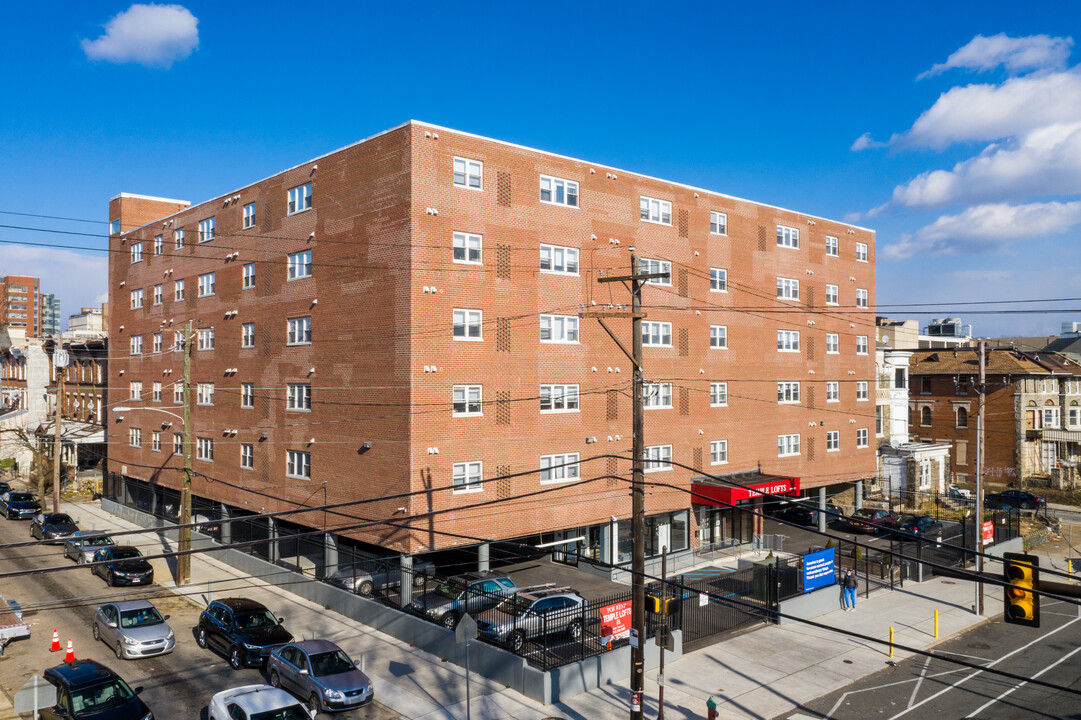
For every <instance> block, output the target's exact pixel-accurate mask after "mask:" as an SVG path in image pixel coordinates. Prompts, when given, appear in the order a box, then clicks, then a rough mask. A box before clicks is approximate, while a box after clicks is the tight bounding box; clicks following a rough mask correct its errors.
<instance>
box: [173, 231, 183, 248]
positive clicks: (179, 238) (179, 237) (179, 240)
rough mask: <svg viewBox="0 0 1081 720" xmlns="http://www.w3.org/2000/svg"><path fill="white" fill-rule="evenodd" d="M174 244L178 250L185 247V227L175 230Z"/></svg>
mask: <svg viewBox="0 0 1081 720" xmlns="http://www.w3.org/2000/svg"><path fill="white" fill-rule="evenodd" d="M173 245H174V246H175V247H176V249H177V250H179V249H180V248H182V247H184V228H177V229H176V230H173Z"/></svg>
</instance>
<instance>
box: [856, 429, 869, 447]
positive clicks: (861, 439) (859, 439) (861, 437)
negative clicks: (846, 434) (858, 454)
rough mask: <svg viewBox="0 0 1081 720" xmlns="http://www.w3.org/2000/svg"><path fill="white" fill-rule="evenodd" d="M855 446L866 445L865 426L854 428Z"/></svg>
mask: <svg viewBox="0 0 1081 720" xmlns="http://www.w3.org/2000/svg"><path fill="white" fill-rule="evenodd" d="M856 447H858V448H865V447H867V428H859V429H858V430H856Z"/></svg>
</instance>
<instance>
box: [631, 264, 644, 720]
mask: <svg viewBox="0 0 1081 720" xmlns="http://www.w3.org/2000/svg"><path fill="white" fill-rule="evenodd" d="M638 272H639V269H638V256H637V255H636V254H635V253H633V252H632V253H631V332H632V333H633V335H634V338H633V341H634V344H633V345H632V352H633V353H634V382H633V383H632V385H633V389H632V392H633V393H634V404H633V410H632V414H633V425H634V442H633V449H632V452H633V453H634V461H633V466H632V468H633V469H632V473H633V474H632V482H631V526H632V533H633V536H634V552H633V556H632V560H631V625H632V626H633V627H634V630H635V632H636V633H637V634H638V646H637V647H634V648H631V720H642V690H643V687H644V685H645V655H644V650H645V644H646V584H645V577H646V544H645V512H646V483H645V475H644V472H645V468H644V467H643V465H642V455H643V454H644V453H645V421H644V418H643V407H642V406H643V402H642V382H643V378H642V281H641V280H640V279H639V277H638ZM636 701H637V702H636Z"/></svg>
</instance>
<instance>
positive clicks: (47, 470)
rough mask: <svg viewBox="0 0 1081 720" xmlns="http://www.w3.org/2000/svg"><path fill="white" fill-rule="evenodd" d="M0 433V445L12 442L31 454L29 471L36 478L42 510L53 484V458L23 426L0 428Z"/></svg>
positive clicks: (42, 444) (54, 510)
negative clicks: (0, 436) (31, 459)
mask: <svg viewBox="0 0 1081 720" xmlns="http://www.w3.org/2000/svg"><path fill="white" fill-rule="evenodd" d="M0 434H2V435H3V437H2V438H0V440H2V442H0V445H2V444H6V443H12V444H15V445H18V446H19V447H21V448H23V449H25V450H27V451H28V452H30V454H31V455H32V456H33V462H32V464H31V467H30V471H31V473H32V474H33V475H34V476H35V477H36V479H37V483H36V484H37V493H38V497H39V498H40V499H41V509H42V510H44V509H45V501H46V499H47V497H48V496H47V495H46V492H47V491H49V490H52V486H53V459H52V458H51V457H49V456H48V454H47V451H46V445H45V443H42V442H40V441H39V438H38V436H37V434H36V433H32V432H29V431H27V430H26V429H25V428H18V427H17V428H5V429H0ZM57 510H58V508H55V507H54V508H53V512H56V511H57Z"/></svg>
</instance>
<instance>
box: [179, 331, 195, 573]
mask: <svg viewBox="0 0 1081 720" xmlns="http://www.w3.org/2000/svg"><path fill="white" fill-rule="evenodd" d="M191 327H192V326H191V320H188V324H187V326H186V327H185V328H184V340H183V342H184V388H183V389H184V487H183V488H182V489H181V490H180V530H179V538H178V539H177V551H178V553H179V554H178V555H177V556H176V584H177V585H187V584H188V583H189V582H191V554H190V552H189V551H190V550H191V528H190V527H188V525H189V523H191V400H192V398H191V331H192V330H191Z"/></svg>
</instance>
